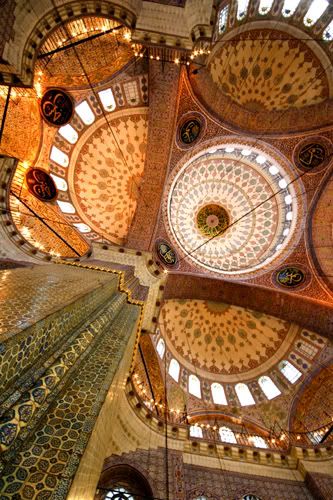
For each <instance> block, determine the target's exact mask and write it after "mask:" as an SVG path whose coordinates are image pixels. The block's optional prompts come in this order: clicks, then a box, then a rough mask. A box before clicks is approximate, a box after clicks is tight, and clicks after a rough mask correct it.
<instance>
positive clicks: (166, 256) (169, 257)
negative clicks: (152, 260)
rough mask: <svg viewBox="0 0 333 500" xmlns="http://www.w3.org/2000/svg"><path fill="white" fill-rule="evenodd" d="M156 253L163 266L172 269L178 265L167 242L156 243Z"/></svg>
mask: <svg viewBox="0 0 333 500" xmlns="http://www.w3.org/2000/svg"><path fill="white" fill-rule="evenodd" d="M156 252H157V255H158V257H159V259H160V261H161V262H162V263H163V264H164V265H165V266H167V267H174V266H176V264H177V263H178V259H177V254H176V252H175V251H174V249H173V248H172V247H171V245H170V244H169V243H168V242H167V241H164V240H162V241H158V242H157V243H156Z"/></svg>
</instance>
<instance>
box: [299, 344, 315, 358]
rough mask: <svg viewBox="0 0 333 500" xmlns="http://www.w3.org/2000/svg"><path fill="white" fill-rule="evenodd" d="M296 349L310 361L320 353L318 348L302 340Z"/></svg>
mask: <svg viewBox="0 0 333 500" xmlns="http://www.w3.org/2000/svg"><path fill="white" fill-rule="evenodd" d="M296 348H297V350H298V351H299V352H300V353H302V354H305V356H306V357H308V358H310V359H312V358H313V357H314V356H315V355H316V354H317V352H318V349H317V348H316V347H314V346H313V345H310V344H308V343H307V342H304V341H302V340H301V341H299V342H297V343H296Z"/></svg>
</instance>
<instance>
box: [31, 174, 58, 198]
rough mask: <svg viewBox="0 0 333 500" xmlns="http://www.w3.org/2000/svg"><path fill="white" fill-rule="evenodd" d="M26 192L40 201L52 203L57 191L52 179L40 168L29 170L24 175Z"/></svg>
mask: <svg viewBox="0 0 333 500" xmlns="http://www.w3.org/2000/svg"><path fill="white" fill-rule="evenodd" d="M25 181H26V183H27V187H28V191H29V193H31V194H32V195H33V196H35V197H36V198H38V199H39V200H41V201H54V200H55V199H56V198H57V196H58V190H57V188H56V185H55V183H54V180H53V179H52V177H51V176H50V175H49V174H48V173H47V172H45V170H42V169H41V168H29V170H28V171H27V173H26V174H25Z"/></svg>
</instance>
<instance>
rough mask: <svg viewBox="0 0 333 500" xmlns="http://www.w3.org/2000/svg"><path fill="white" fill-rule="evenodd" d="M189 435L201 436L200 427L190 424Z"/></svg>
mask: <svg viewBox="0 0 333 500" xmlns="http://www.w3.org/2000/svg"><path fill="white" fill-rule="evenodd" d="M190 436H191V437H195V438H202V437H203V436H202V429H201V427H199V426H198V425H191V427H190Z"/></svg>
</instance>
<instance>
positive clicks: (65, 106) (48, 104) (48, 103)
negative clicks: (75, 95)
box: [40, 88, 74, 127]
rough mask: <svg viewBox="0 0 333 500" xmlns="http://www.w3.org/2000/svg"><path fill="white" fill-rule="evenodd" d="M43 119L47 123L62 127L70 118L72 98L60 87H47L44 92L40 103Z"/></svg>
mask: <svg viewBox="0 0 333 500" xmlns="http://www.w3.org/2000/svg"><path fill="white" fill-rule="evenodd" d="M40 109H41V113H42V116H43V118H44V120H45V121H46V122H47V123H48V124H49V125H55V126H56V127H62V126H63V125H66V124H67V123H68V122H69V121H70V120H71V118H72V116H73V113H74V102H73V99H72V98H71V96H70V95H69V94H67V92H65V91H64V90H61V89H56V88H54V89H49V90H47V91H46V92H45V94H44V95H43V97H42V100H41V103H40Z"/></svg>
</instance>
